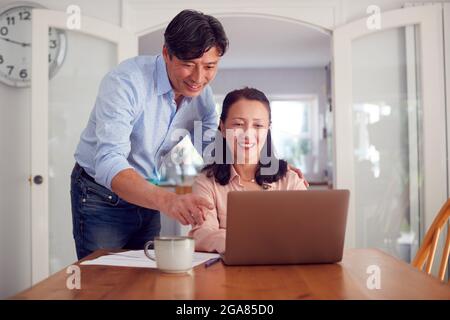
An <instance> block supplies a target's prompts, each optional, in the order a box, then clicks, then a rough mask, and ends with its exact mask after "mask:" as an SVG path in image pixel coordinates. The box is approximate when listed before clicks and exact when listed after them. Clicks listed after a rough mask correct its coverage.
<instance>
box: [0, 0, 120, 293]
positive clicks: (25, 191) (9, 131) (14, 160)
mask: <svg viewBox="0 0 450 320" xmlns="http://www.w3.org/2000/svg"><path fill="white" fill-rule="evenodd" d="M11 2H14V1H5V0H0V8H1V7H3V6H5V5H8V4H10V3H11ZM35 2H37V3H40V4H41V5H44V6H45V7H47V8H48V9H52V10H60V11H65V9H66V8H67V6H68V5H70V4H76V5H78V6H80V8H81V11H82V14H84V15H87V16H91V17H95V18H97V19H100V20H104V21H107V22H110V23H113V24H116V25H119V24H120V12H121V11H120V8H121V2H120V0H95V1H89V0H41V1H35ZM69 50H70V48H69ZM30 99H31V90H30V89H29V88H28V89H16V88H11V87H8V86H6V85H3V84H1V83H0V150H2V156H1V157H0V177H1V178H0V298H4V297H7V296H10V295H12V294H14V293H16V292H18V291H20V290H23V289H25V288H27V287H28V286H30V285H31V256H30V253H31V242H30V241H31V235H30V230H31V220H30V185H29V182H28V175H29V171H30V165H31V164H30V122H31V119H30V102H31V101H30ZM67 156H68V157H71V158H73V157H72V154H68V155H67ZM67 183H69V180H68V182H67ZM65 214H70V212H68V213H65Z"/></svg>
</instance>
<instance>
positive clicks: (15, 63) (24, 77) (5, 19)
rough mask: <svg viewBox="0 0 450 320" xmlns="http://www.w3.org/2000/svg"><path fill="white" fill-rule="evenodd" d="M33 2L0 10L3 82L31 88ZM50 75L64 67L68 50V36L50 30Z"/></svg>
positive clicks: (1, 75) (0, 63)
mask: <svg viewBox="0 0 450 320" xmlns="http://www.w3.org/2000/svg"><path fill="white" fill-rule="evenodd" d="M34 7H35V6H34V5H23V6H15V7H12V8H9V9H6V10H4V11H2V12H0V81H1V82H4V83H6V84H8V85H11V86H15V87H28V86H30V81H31V45H32V44H31V19H32V9H33V8H34ZM48 36H49V43H48V63H49V74H50V77H51V76H52V75H54V74H55V72H56V71H57V69H58V68H59V67H60V66H61V64H62V62H63V60H64V56H65V52H66V45H67V42H66V35H65V33H64V32H63V31H61V30H59V29H55V28H49V30H48Z"/></svg>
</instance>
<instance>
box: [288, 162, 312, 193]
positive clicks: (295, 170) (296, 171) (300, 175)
mask: <svg viewBox="0 0 450 320" xmlns="http://www.w3.org/2000/svg"><path fill="white" fill-rule="evenodd" d="M288 169H289V170H292V171H294V172H295V173H296V174H297V175H298V177H299V178H300V179H303V183H304V184H305V187H307V188H308V187H309V183H308V181H306V179H305V176H304V175H303V172H302V171H301V170H300V169H298V168H294V167H292V166H291V165H290V164H288Z"/></svg>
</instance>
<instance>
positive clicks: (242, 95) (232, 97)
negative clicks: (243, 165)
mask: <svg viewBox="0 0 450 320" xmlns="http://www.w3.org/2000/svg"><path fill="white" fill-rule="evenodd" d="M241 99H247V100H256V101H259V102H261V103H262V104H264V105H265V106H266V107H267V110H268V111H269V121H271V112H270V102H269V100H268V99H267V97H266V95H265V94H264V93H263V92H261V91H259V90H257V89H254V88H248V87H245V88H243V89H239V90H234V91H231V92H229V93H228V94H227V95H226V97H225V99H224V100H223V104H222V113H221V115H220V120H221V121H222V122H223V123H225V120H226V119H227V117H228V112H229V111H230V108H231V106H232V105H233V104H235V103H236V102H237V101H239V100H241ZM220 136H221V137H222V141H221V142H222V148H221V149H222V150H218V149H220V148H217V144H216V149H215V152H217V151H219V152H220V151H221V155H217V154H215V155H214V157H213V158H214V159H215V160H217V159H218V158H221V159H218V160H220V161H219V163H218V162H213V163H210V164H208V165H206V166H205V167H204V168H203V169H202V172H205V173H206V175H207V177H209V178H211V177H213V176H214V178H215V179H216V181H217V182H218V183H219V184H221V185H226V184H228V182H230V178H231V164H230V163H227V161H226V160H227V159H232V157H231V156H230V154H231V152H230V149H229V147H228V145H227V143H226V140H225V137H223V135H222V134H221V132H220V127H219V130H218V133H217V137H216V141H217V139H220ZM219 145H220V144H219ZM272 150H273V146H272V135H271V132H270V129H269V130H268V132H267V139H266V143H265V144H264V146H263V148H262V149H261V154H260V160H259V163H258V166H257V170H256V173H255V181H256V182H257V183H258V184H259V185H263V184H265V183H272V182H275V181H278V180H280V179H281V178H283V177H284V176H286V172H287V162H286V161H284V160H280V159H277V158H276V157H275V154H274V153H273V151H272ZM263 155H267V156H268V157H270V161H269V162H268V163H265V164H264V163H262V162H261V158H262V156H263ZM217 156H218V157H217ZM275 162H278V163H275ZM277 164H278V170H277V172H276V173H275V174H272V175H263V174H261V168H269V167H271V166H272V165H277Z"/></svg>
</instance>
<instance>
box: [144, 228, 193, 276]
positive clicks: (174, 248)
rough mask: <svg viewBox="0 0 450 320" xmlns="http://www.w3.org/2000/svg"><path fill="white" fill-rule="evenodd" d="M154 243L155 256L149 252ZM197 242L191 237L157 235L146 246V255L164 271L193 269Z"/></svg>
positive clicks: (174, 271)
mask: <svg viewBox="0 0 450 320" xmlns="http://www.w3.org/2000/svg"><path fill="white" fill-rule="evenodd" d="M152 244H153V247H154V249H155V256H152V255H151V254H150V253H149V252H148V248H149V246H151V245H152ZM194 250H195V243H194V239H193V238H191V237H179V236H176V237H155V238H154V239H153V241H148V242H147V243H146V244H145V246H144V252H145V255H146V256H147V257H148V258H149V259H151V260H153V261H155V262H156V267H157V268H158V269H160V270H161V271H163V272H169V273H182V272H189V271H190V270H191V269H192V259H193V256H194Z"/></svg>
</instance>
